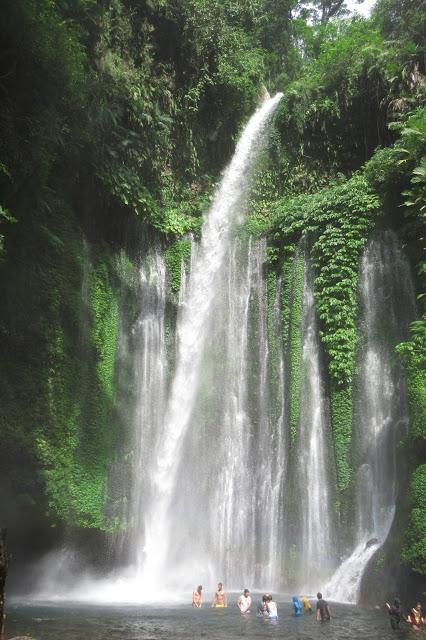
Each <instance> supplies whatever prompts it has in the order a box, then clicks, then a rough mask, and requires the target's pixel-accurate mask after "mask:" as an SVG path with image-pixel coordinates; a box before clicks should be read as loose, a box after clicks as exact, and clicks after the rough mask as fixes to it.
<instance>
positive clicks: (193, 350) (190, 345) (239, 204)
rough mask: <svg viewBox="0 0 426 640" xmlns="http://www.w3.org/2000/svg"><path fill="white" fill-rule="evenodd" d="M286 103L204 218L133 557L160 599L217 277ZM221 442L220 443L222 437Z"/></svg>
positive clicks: (250, 142) (255, 136)
mask: <svg viewBox="0 0 426 640" xmlns="http://www.w3.org/2000/svg"><path fill="white" fill-rule="evenodd" d="M280 99H281V94H278V95H277V96H275V97H274V98H272V99H269V100H267V101H266V102H265V103H264V104H263V106H262V107H261V108H259V109H258V110H257V111H256V112H255V114H254V115H253V116H252V118H251V119H250V120H249V122H248V124H247V126H246V127H245V129H244V131H243V133H242V135H241V138H240V140H239V142H238V144H237V148H236V151H235V155H234V157H233V159H232V161H231V163H230V165H229V166H228V168H227V169H226V171H225V173H224V176H223V178H222V181H221V183H220V185H219V187H218V189H217V191H216V194H215V196H214V199H213V203H212V206H211V208H210V210H209V211H208V213H207V215H206V217H205V220H204V225H203V229H202V238H201V243H200V247H199V248H198V249H197V253H196V256H195V258H194V260H193V264H192V267H191V272H190V276H189V281H188V288H187V293H186V295H185V298H184V300H183V304H182V307H181V311H180V317H179V318H178V325H177V358H176V367H175V372H174V377H173V380H172V383H171V388H170V391H169V397H168V401H167V406H166V410H165V416H164V420H163V422H162V425H161V426H160V427H159V429H158V430H157V433H156V439H155V443H154V445H153V446H152V447H150V450H149V458H150V463H149V464H148V468H145V469H144V473H146V474H147V476H148V478H149V489H148V493H147V496H145V500H144V508H145V509H144V523H143V527H141V530H140V535H139V538H138V539H137V540H136V548H135V549H134V551H135V556H136V558H137V576H138V577H139V578H140V579H141V581H143V582H144V583H149V584H150V590H151V589H152V587H153V584H154V585H155V589H158V590H160V591H161V589H162V588H164V586H165V584H166V583H167V579H168V577H169V575H170V565H169V558H170V556H169V554H170V550H171V546H172V541H173V535H175V534H176V529H174V528H173V529H172V528H171V522H172V518H171V515H172V514H171V511H172V510H171V502H172V498H173V492H174V489H175V487H176V485H177V483H178V480H179V477H178V471H179V463H180V459H181V456H182V453H183V444H184V439H185V435H186V431H187V429H188V425H189V421H190V419H191V415H192V412H193V409H194V402H195V398H196V394H197V390H198V388H199V386H200V378H201V372H200V364H201V362H202V358H203V355H204V352H205V348H206V342H207V337H208V335H209V330H210V327H211V325H212V321H213V317H212V311H213V302H214V300H215V297H216V295H217V294H218V293H219V291H218V285H219V283H220V278H219V277H218V275H219V274H220V271H221V269H222V268H223V265H224V260H225V256H226V255H227V252H228V251H229V248H230V243H231V242H232V239H233V236H234V233H235V229H236V228H237V226H238V224H239V223H241V221H242V220H243V217H244V212H245V203H246V199H247V196H248V193H249V188H250V184H251V174H252V170H253V168H254V166H255V162H256V159H257V157H258V154H259V151H260V150H261V148H262V146H263V143H264V141H265V139H266V133H267V124H268V122H269V119H270V116H271V114H272V113H273V111H274V109H275V107H276V106H277V104H278V102H279V100H280ZM218 428H220V425H218ZM140 437H141V439H142V447H143V446H144V443H143V438H144V437H145V434H144V433H141V434H140ZM217 437H218V439H219V438H220V433H218V436H217ZM193 480H194V482H195V481H196V479H195V478H194V479H193ZM187 498H188V500H189V499H190V498H189V496H187ZM224 508H226V506H224ZM180 524H181V525H182V526H183V525H184V523H180ZM188 535H191V531H188ZM194 578H195V577H194ZM191 579H193V578H192V576H191Z"/></svg>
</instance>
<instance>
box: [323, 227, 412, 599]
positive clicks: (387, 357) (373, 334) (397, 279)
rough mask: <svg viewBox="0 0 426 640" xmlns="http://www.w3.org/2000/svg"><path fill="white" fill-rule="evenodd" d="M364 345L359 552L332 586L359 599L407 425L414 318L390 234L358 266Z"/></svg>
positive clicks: (382, 529) (402, 263) (389, 505)
mask: <svg viewBox="0 0 426 640" xmlns="http://www.w3.org/2000/svg"><path fill="white" fill-rule="evenodd" d="M360 291H361V321H362V324H361V332H362V338H363V344H362V347H361V358H360V373H359V383H358V388H359V396H358V398H357V403H356V408H357V416H356V421H355V423H356V425H357V427H358V428H357V431H356V433H355V438H354V440H355V442H354V446H355V449H356V450H357V452H358V458H359V460H360V463H359V466H358V468H357V470H356V474H355V523H354V550H353V552H352V554H351V555H350V556H349V557H348V558H347V559H346V560H345V561H344V562H343V563H342V565H341V566H340V567H339V569H338V570H337V572H336V573H335V575H334V576H333V579H332V580H331V582H330V584H329V585H328V587H327V591H328V592H329V593H330V594H332V595H333V598H335V599H336V600H341V601H343V602H356V601H357V599H358V596H359V589H360V585H361V579H362V575H363V573H364V570H365V568H366V566H367V564H368V562H369V560H370V558H371V557H372V556H373V554H374V553H375V551H377V549H379V548H380V547H381V546H382V544H383V543H384V541H385V540H386V538H387V536H388V533H389V530H390V527H391V525H392V522H393V518H394V513H395V501H396V493H397V481H398V468H397V461H396V451H397V445H398V442H399V440H400V439H401V437H402V436H403V434H404V433H405V432H406V428H407V424H408V415H407V405H406V392H405V385H404V381H403V377H402V372H401V370H400V367H399V365H398V362H397V359H396V358H395V355H394V347H395V345H396V344H398V342H401V341H402V340H404V339H406V338H407V336H408V334H409V324H410V322H411V321H412V320H413V319H414V317H415V302H414V300H415V298H414V290H413V284H412V280H411V275H410V269H409V265H408V263H407V261H406V259H405V258H404V255H403V253H402V251H401V249H400V247H399V245H398V241H397V238H396V236H395V234H394V233H392V232H391V231H385V232H383V233H382V234H381V235H380V236H378V237H377V238H375V239H373V240H372V241H371V242H370V243H369V245H368V246H367V249H366V251H365V253H364V256H363V259H362V264H361V284H360Z"/></svg>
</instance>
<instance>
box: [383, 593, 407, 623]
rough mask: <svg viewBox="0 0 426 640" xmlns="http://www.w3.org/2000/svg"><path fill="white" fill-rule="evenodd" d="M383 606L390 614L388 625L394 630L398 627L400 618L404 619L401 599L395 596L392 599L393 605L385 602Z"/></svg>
mask: <svg viewBox="0 0 426 640" xmlns="http://www.w3.org/2000/svg"><path fill="white" fill-rule="evenodd" d="M385 607H386V608H387V610H388V613H389V615H390V625H391V627H392V629H393V630H394V631H396V630H397V629H399V628H400V627H399V623H400V622H401V620H405V618H404V615H403V613H402V607H401V600H400V599H399V598H395V600H394V601H393V605H392V604H389V602H385Z"/></svg>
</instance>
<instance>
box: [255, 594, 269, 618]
mask: <svg viewBox="0 0 426 640" xmlns="http://www.w3.org/2000/svg"><path fill="white" fill-rule="evenodd" d="M268 599H269V593H264V594H263V596H262V602H259V604H258V607H257V615H258V616H259V617H263V616H267V615H268V609H267V607H266V605H267V603H268Z"/></svg>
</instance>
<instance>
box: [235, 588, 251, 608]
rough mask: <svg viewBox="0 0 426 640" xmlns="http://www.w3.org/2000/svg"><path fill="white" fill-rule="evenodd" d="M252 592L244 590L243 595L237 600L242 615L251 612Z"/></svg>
mask: <svg viewBox="0 0 426 640" xmlns="http://www.w3.org/2000/svg"><path fill="white" fill-rule="evenodd" d="M249 594H250V591H249V590H248V589H244V591H243V593H242V595H240V597H239V598H238V600H237V607H238V608H239V610H240V611H241V613H247V612H248V611H250V607H251V597H250V595H249Z"/></svg>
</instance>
